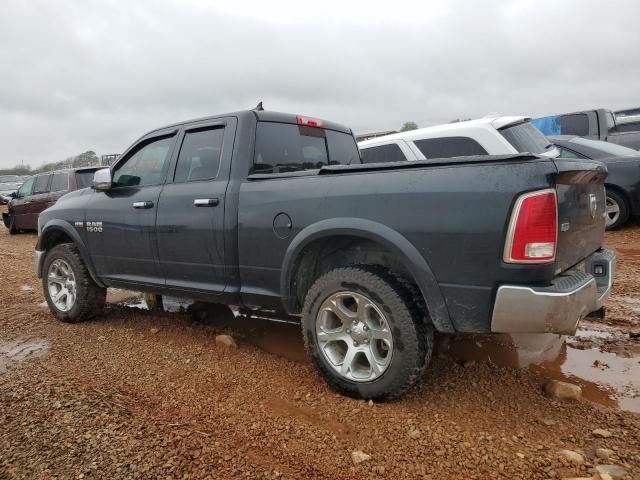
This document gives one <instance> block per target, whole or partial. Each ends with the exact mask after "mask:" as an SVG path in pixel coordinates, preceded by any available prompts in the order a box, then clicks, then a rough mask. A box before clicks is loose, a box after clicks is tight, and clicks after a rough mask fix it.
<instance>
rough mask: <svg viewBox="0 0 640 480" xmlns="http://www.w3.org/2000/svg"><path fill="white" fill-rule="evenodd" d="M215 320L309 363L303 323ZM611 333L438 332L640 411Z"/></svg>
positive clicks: (128, 301) (114, 297)
mask: <svg viewBox="0 0 640 480" xmlns="http://www.w3.org/2000/svg"><path fill="white" fill-rule="evenodd" d="M107 300H108V302H112V303H115V304H118V305H121V306H126V307H130V308H140V309H148V308H149V307H148V303H147V301H146V300H145V298H144V296H143V295H142V294H139V293H135V292H127V291H124V290H116V291H114V292H111V290H110V291H109V295H108V297H107ZM162 304H163V309H164V310H165V311H169V312H186V311H189V307H190V305H191V304H192V302H190V301H188V300H184V299H178V298H173V297H163V299H162ZM224 317H225V318H216V319H212V321H211V325H215V326H216V327H218V328H222V329H226V330H229V331H230V332H232V333H233V334H234V335H235V336H237V338H238V339H240V340H241V341H244V342H247V343H249V344H252V345H254V346H256V347H258V348H260V349H262V350H264V351H266V352H269V353H272V354H275V355H278V356H280V357H284V358H287V359H289V360H293V361H296V362H306V361H307V356H306V353H305V350H304V345H303V340H302V332H301V329H300V325H299V324H297V323H293V322H291V321H285V320H283V321H277V320H276V321H274V320H269V319H264V318H260V317H257V316H256V317H253V316H246V315H240V314H239V313H238V311H237V310H234V315H230V316H224ZM612 335H613V334H612V333H611V332H608V331H605V330H597V329H590V328H583V329H581V330H579V331H578V332H577V333H576V336H574V337H567V336H563V335H553V334H512V335H506V334H500V335H456V336H447V335H443V336H439V337H437V340H436V346H435V352H436V353H440V354H444V355H446V356H448V357H450V358H452V359H453V360H454V361H457V362H466V361H470V360H473V361H476V362H491V363H494V364H496V365H500V366H506V367H514V368H528V369H530V370H531V371H533V372H535V373H536V374H538V375H539V376H540V379H541V382H543V381H546V380H547V379H556V380H562V381H567V382H570V383H574V384H578V385H580V386H581V387H582V393H583V397H584V398H586V399H587V400H589V401H592V402H595V403H598V404H601V405H606V406H609V407H617V408H621V409H623V410H628V411H633V412H640V352H639V351H638V349H636V350H634V351H633V352H632V353H631V354H630V353H629V351H626V350H625V351H621V352H617V353H614V352H612V351H607V350H612V349H611V348H607V345H611V344H614V343H615V342H614V340H615V339H613V338H611V337H612Z"/></svg>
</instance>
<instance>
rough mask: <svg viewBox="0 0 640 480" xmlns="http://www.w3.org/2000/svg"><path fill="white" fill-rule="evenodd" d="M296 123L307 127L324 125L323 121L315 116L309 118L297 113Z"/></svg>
mask: <svg viewBox="0 0 640 480" xmlns="http://www.w3.org/2000/svg"><path fill="white" fill-rule="evenodd" d="M297 119H298V125H305V126H307V127H319V128H322V127H324V123H323V122H322V120H318V119H317V118H309V117H303V116H302V115H298V117H297Z"/></svg>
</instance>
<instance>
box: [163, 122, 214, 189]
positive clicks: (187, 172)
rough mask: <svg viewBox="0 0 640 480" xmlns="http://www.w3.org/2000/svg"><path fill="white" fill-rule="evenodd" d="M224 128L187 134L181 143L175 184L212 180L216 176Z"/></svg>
mask: <svg viewBox="0 0 640 480" xmlns="http://www.w3.org/2000/svg"><path fill="white" fill-rule="evenodd" d="M223 136H224V128H220V127H218V128H215V129H211V128H210V129H207V130H196V131H191V132H187V133H186V134H185V136H184V140H183V141H182V147H181V148H180V154H179V156H178V164H177V166H176V172H175V175H174V181H175V182H194V181H197V180H207V179H213V178H215V177H216V176H217V175H218V169H219V168H220V155H221V153H222V138H223Z"/></svg>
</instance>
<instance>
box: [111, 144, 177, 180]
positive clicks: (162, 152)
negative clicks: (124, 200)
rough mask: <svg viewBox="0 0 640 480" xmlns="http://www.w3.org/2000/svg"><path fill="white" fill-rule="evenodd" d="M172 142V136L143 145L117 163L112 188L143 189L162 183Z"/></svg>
mask: <svg viewBox="0 0 640 480" xmlns="http://www.w3.org/2000/svg"><path fill="white" fill-rule="evenodd" d="M173 142H174V136H171V137H164V138H160V139H155V140H152V141H150V142H147V143H143V144H142V145H141V146H140V147H138V148H137V149H136V150H134V152H133V153H131V154H129V156H128V158H126V159H125V160H123V161H122V162H119V163H118V165H117V166H116V168H115V170H114V173H113V184H114V186H115V187H144V186H149V185H158V184H160V183H162V181H163V174H164V171H165V166H166V165H167V161H168V160H169V155H170V153H171V147H172V146H173Z"/></svg>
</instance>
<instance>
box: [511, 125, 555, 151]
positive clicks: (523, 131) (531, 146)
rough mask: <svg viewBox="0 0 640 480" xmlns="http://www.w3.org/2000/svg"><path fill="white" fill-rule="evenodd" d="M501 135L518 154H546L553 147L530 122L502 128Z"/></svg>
mask: <svg viewBox="0 0 640 480" xmlns="http://www.w3.org/2000/svg"><path fill="white" fill-rule="evenodd" d="M500 133H501V134H502V136H503V137H504V138H505V139H506V140H507V142H509V143H510V144H511V146H513V148H515V149H516V151H517V152H518V153H533V154H538V153H544V152H545V151H547V150H549V149H550V148H551V147H552V145H551V143H549V140H547V137H545V136H544V135H543V134H542V132H541V131H540V130H538V129H537V128H536V127H534V126H533V125H531V124H530V123H529V122H525V123H519V124H517V125H513V126H511V127H505V128H501V129H500Z"/></svg>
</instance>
